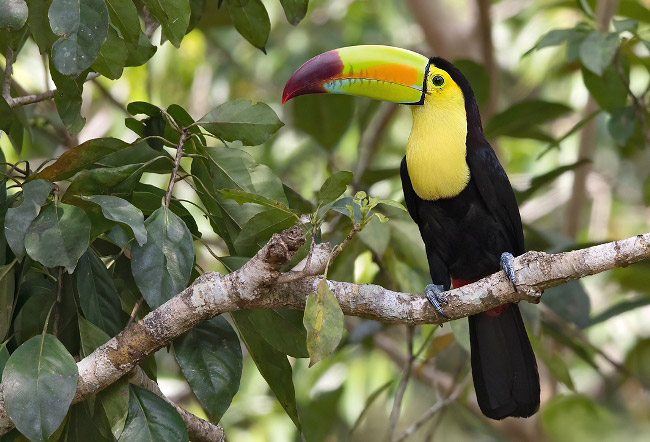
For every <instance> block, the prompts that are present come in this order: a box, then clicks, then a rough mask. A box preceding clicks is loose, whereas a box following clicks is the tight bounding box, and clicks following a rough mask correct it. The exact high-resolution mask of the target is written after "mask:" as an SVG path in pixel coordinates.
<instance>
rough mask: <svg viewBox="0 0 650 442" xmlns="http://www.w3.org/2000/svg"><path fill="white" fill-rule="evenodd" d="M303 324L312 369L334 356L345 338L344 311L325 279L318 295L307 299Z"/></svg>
mask: <svg viewBox="0 0 650 442" xmlns="http://www.w3.org/2000/svg"><path fill="white" fill-rule="evenodd" d="M303 323H304V325H305V329H307V350H308V351H309V366H310V367H311V366H313V365H314V364H315V363H317V362H318V361H320V360H322V359H324V358H326V357H328V356H329V355H330V354H332V353H333V352H334V350H336V347H337V346H338V345H339V341H340V340H341V337H342V336H343V311H342V310H341V306H340V305H339V301H338V300H337V299H336V297H335V296H334V293H332V291H331V290H330V287H329V285H328V284H327V280H326V279H325V278H323V279H321V281H320V282H319V283H318V288H317V290H316V293H312V294H310V295H309V296H308V297H307V303H306V304H305V316H304V320H303Z"/></svg>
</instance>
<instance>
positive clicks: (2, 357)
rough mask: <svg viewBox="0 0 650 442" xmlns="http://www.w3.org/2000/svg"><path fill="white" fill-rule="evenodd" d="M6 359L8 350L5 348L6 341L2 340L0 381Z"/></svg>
mask: <svg viewBox="0 0 650 442" xmlns="http://www.w3.org/2000/svg"><path fill="white" fill-rule="evenodd" d="M8 360H9V351H8V350H7V343H6V342H3V343H2V344H0V382H2V372H3V371H4V369H5V365H6V364H7V361H8Z"/></svg>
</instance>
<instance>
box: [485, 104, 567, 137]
mask: <svg viewBox="0 0 650 442" xmlns="http://www.w3.org/2000/svg"><path fill="white" fill-rule="evenodd" d="M571 111H572V110H571V108H570V107H568V106H566V105H564V104H562V103H554V102H550V101H543V100H524V101H520V102H519V103H516V104H514V105H512V106H511V107H509V108H508V109H506V110H505V111H503V112H501V113H499V114H497V115H495V116H494V117H492V118H491V119H490V121H488V123H487V125H486V126H485V135H486V137H487V138H494V137H499V136H509V137H516V138H530V137H532V138H537V135H536V133H535V132H531V128H532V127H534V126H537V125H540V124H542V123H546V122H548V121H551V120H554V119H556V118H559V117H561V116H562V115H564V114H567V113H569V112H571Z"/></svg>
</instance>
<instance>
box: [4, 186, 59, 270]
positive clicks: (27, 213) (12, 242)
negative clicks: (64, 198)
mask: <svg viewBox="0 0 650 442" xmlns="http://www.w3.org/2000/svg"><path fill="white" fill-rule="evenodd" d="M52 187H53V186H52V183H50V182H49V181H44V180H34V181H30V182H28V183H25V185H24V186H23V202H22V204H21V205H20V206H18V207H13V208H10V209H7V215H6V216H5V226H4V229H5V237H6V238H7V244H9V247H11V250H12V251H13V252H14V255H16V258H18V259H19V260H22V259H23V257H24V256H25V233H27V229H28V228H29V225H30V224H31V223H32V221H34V219H35V218H36V217H37V216H38V213H39V212H40V211H41V206H42V205H43V203H45V200H46V199H47V196H48V195H49V194H50V192H51V191H52Z"/></svg>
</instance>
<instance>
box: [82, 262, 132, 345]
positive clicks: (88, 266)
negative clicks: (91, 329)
mask: <svg viewBox="0 0 650 442" xmlns="http://www.w3.org/2000/svg"><path fill="white" fill-rule="evenodd" d="M76 275H77V291H78V292H79V304H80V305H81V311H82V312H83V314H84V316H85V317H86V319H88V320H89V321H90V322H92V323H93V324H95V325H96V326H97V327H99V328H100V329H102V330H103V331H104V332H106V333H108V335H109V336H115V335H116V334H118V333H119V332H120V330H122V321H121V314H122V308H121V306H120V297H119V295H118V294H117V290H116V289H115V285H114V284H113V279H112V278H111V275H110V273H109V272H108V270H106V266H105V265H104V263H103V262H102V260H101V259H99V257H98V256H97V255H96V254H95V252H93V251H92V250H88V251H87V252H86V253H84V254H83V256H82V257H81V258H80V259H79V266H78V267H77V271H76Z"/></svg>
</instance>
